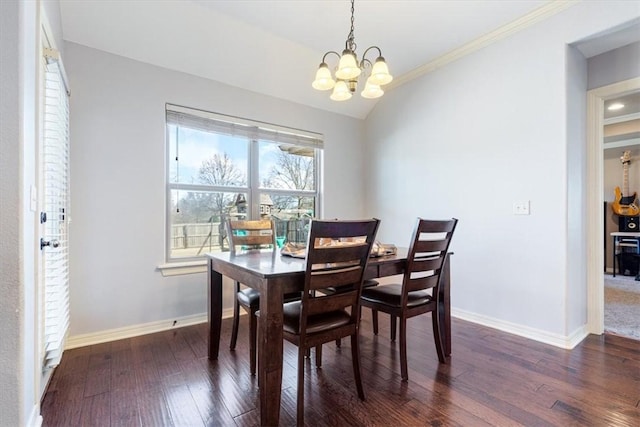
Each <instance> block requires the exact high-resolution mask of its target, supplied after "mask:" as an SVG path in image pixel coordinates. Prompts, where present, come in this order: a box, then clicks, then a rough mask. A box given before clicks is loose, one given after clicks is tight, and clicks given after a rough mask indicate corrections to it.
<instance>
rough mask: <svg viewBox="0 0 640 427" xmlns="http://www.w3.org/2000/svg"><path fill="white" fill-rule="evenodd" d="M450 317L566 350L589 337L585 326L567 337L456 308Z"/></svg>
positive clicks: (452, 310)
mask: <svg viewBox="0 0 640 427" xmlns="http://www.w3.org/2000/svg"><path fill="white" fill-rule="evenodd" d="M451 316H453V317H456V318H458V319H462V320H467V321H469V322H473V323H477V324H479V325H483V326H487V327H489V328H493V329H498V330H500V331H503V332H508V333H510V334H514V335H518V336H521V337H524V338H528V339H531V340H534V341H539V342H542V343H545V344H550V345H553V346H555V347H560V348H565V349H568V350H570V349H572V348H574V347H575V346H576V345H578V344H579V343H580V342H581V341H582V340H583V339H584V338H585V337H586V336H587V335H589V332H588V331H587V325H583V326H581V327H580V328H578V329H576V330H575V331H574V332H572V333H571V334H569V335H568V336H563V335H559V334H554V333H550V332H547V331H541V330H539V329H535V328H530V327H528V326H523V325H519V324H516V323H511V322H506V321H504V320H499V319H495V318H492V317H488V316H483V315H481V314H477V313H471V312H469V311H466V310H460V309H456V308H451Z"/></svg>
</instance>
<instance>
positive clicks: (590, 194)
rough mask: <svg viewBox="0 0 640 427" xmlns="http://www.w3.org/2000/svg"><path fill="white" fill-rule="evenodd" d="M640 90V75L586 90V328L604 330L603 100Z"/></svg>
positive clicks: (596, 332)
mask: <svg viewBox="0 0 640 427" xmlns="http://www.w3.org/2000/svg"><path fill="white" fill-rule="evenodd" d="M638 90H640V77H636V78H633V79H629V80H624V81H621V82H617V83H613V84H610V85H607V86H602V87H599V88H596V89H592V90H590V91H588V92H587V171H586V172H587V191H586V193H587V194H586V202H587V210H586V226H587V230H586V231H587V329H588V332H589V333H592V334H598V335H600V334H602V333H604V274H603V271H604V265H605V263H604V251H603V249H602V248H603V247H604V243H605V242H604V212H603V210H602V206H603V203H604V153H603V148H604V147H603V138H604V131H603V129H604V102H605V101H607V100H609V99H612V98H615V97H618V96H621V95H625V94H628V93H631V92H636V91H638Z"/></svg>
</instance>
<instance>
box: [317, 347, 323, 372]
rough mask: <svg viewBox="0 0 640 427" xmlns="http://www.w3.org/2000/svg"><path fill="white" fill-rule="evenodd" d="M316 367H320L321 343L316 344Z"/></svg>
mask: <svg viewBox="0 0 640 427" xmlns="http://www.w3.org/2000/svg"><path fill="white" fill-rule="evenodd" d="M316 367H317V368H321V367H322V344H320V345H317V346H316Z"/></svg>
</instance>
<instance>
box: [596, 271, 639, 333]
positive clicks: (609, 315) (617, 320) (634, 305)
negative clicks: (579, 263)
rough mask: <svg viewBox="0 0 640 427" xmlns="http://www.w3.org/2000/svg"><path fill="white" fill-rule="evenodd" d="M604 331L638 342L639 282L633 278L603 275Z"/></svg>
mask: <svg viewBox="0 0 640 427" xmlns="http://www.w3.org/2000/svg"><path fill="white" fill-rule="evenodd" d="M604 330H605V332H609V333H612V334H616V335H622V336H625V337H629V338H634V339H638V340H640V281H635V280H634V277H632V276H620V275H617V276H616V277H613V276H611V275H605V277H604Z"/></svg>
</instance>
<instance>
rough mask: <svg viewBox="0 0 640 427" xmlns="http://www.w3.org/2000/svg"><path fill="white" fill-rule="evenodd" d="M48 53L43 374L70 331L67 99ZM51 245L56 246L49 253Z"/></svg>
mask: <svg viewBox="0 0 640 427" xmlns="http://www.w3.org/2000/svg"><path fill="white" fill-rule="evenodd" d="M47 51H51V50H50V49H47ZM54 52H55V51H54ZM48 53H50V52H46V53H45V57H46V58H47V61H45V65H44V79H45V81H44V92H45V93H44V123H43V147H42V155H41V162H42V163H41V171H42V173H43V174H44V183H43V184H44V188H43V191H44V207H43V212H45V213H46V222H45V223H44V226H45V227H44V234H45V236H44V238H45V240H48V241H49V242H51V245H50V246H48V247H45V248H44V252H43V263H44V264H43V274H44V337H43V338H44V343H43V348H44V364H43V367H44V368H45V369H46V368H52V367H55V366H56V365H58V364H59V363H60V358H61V357H62V351H63V350H64V341H65V338H66V335H67V330H68V328H69V246H68V233H67V221H68V214H69V212H68V207H69V97H68V94H67V90H66V87H65V84H64V81H63V76H62V72H61V68H60V66H59V62H58V61H57V60H56V59H57V58H52V57H51V56H48V55H47V54H48ZM55 53H57V52H55ZM47 62H49V63H47ZM56 241H57V243H58V246H57V247H54V246H55V245H54V244H53V242H56Z"/></svg>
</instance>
